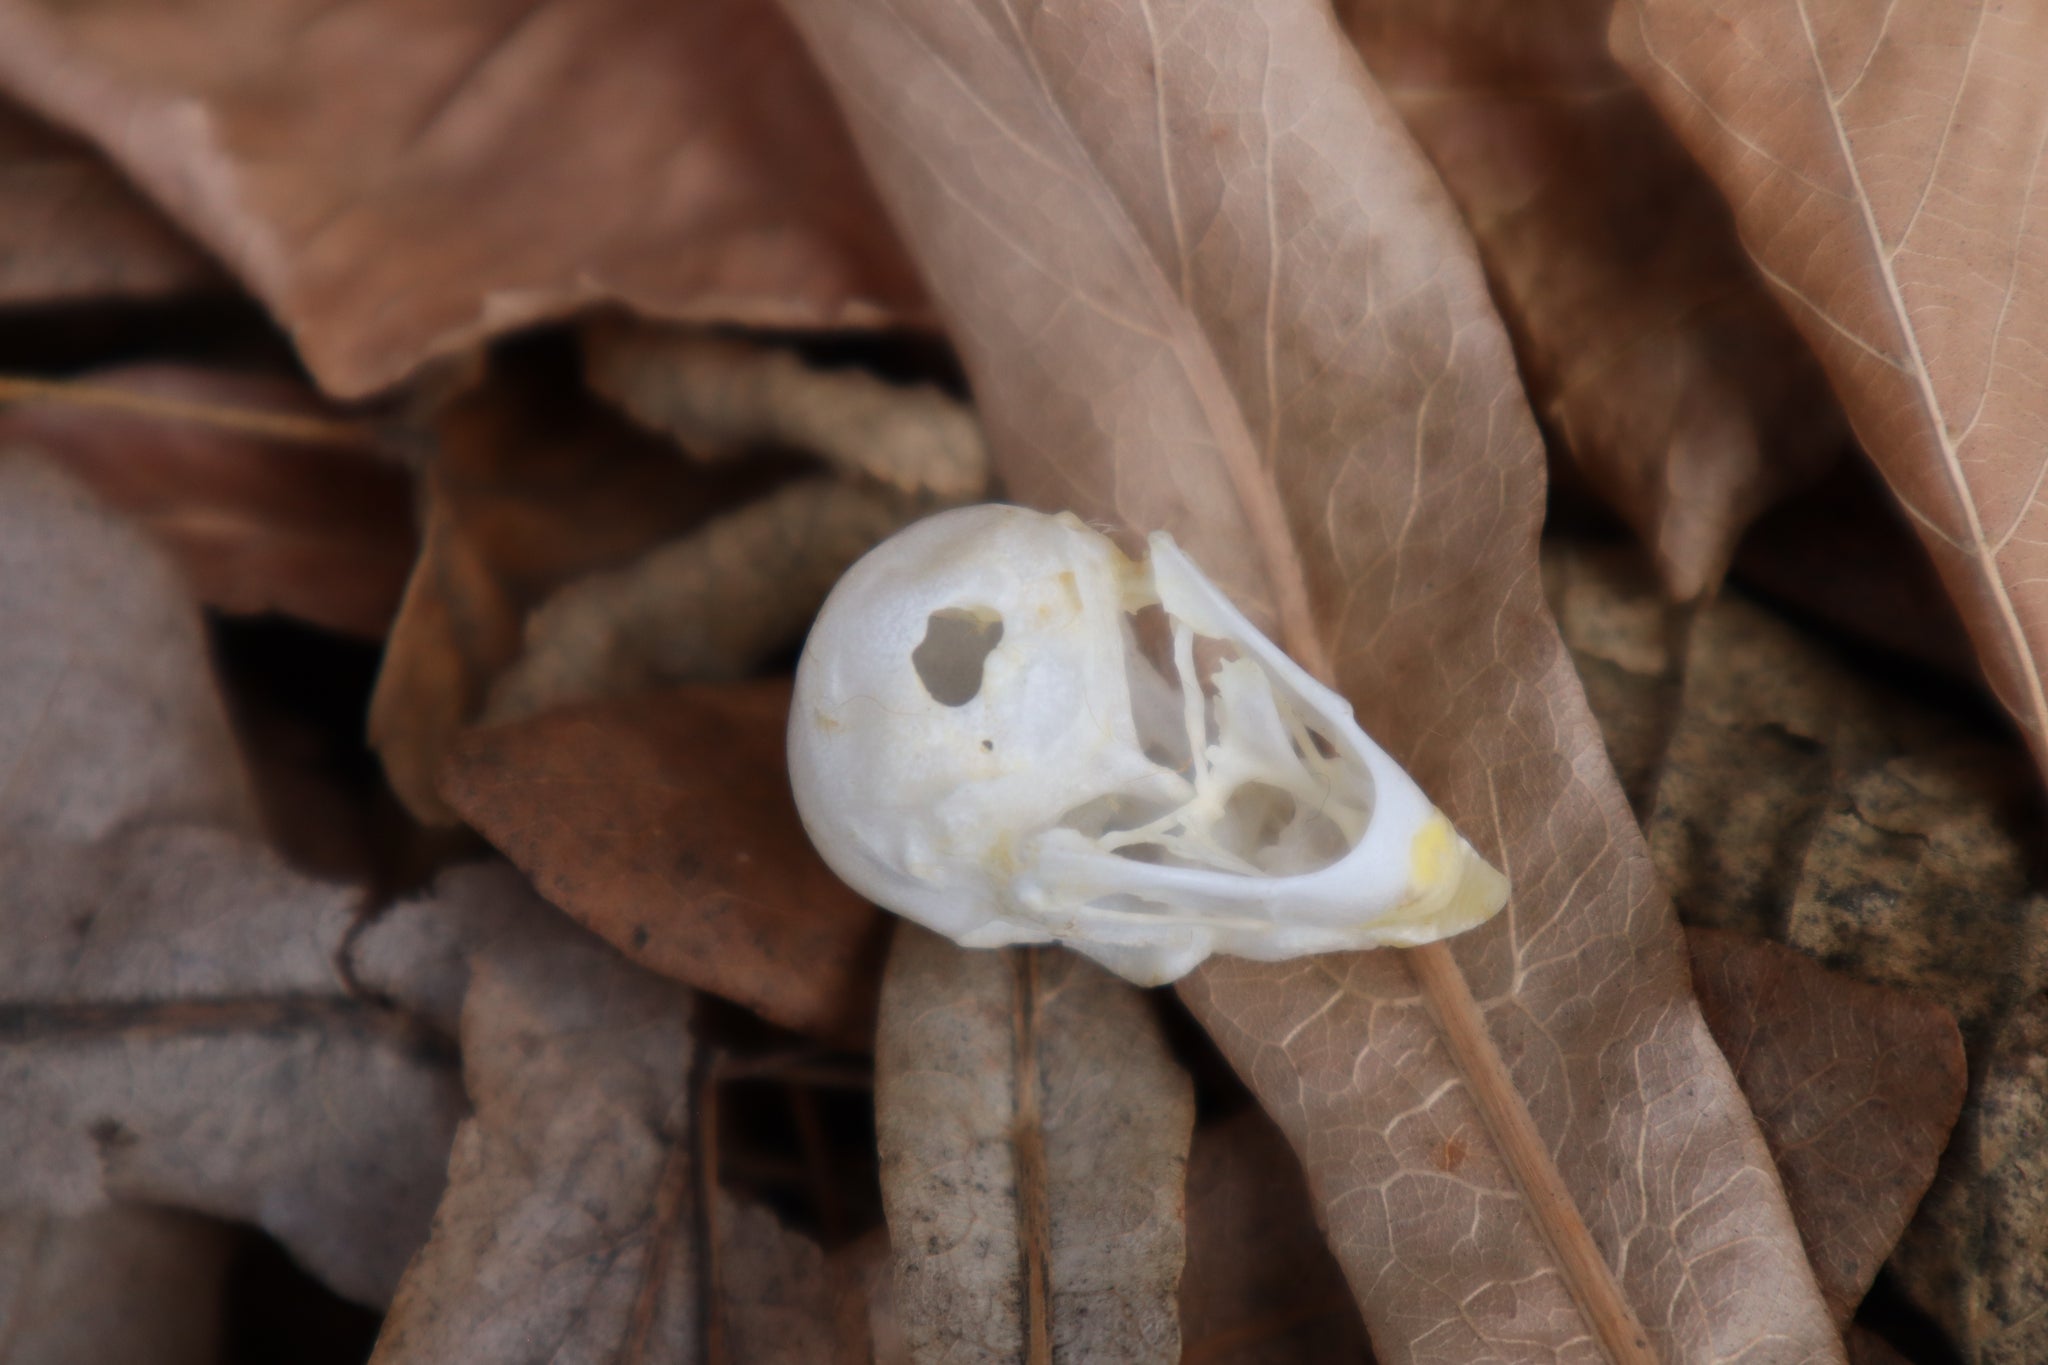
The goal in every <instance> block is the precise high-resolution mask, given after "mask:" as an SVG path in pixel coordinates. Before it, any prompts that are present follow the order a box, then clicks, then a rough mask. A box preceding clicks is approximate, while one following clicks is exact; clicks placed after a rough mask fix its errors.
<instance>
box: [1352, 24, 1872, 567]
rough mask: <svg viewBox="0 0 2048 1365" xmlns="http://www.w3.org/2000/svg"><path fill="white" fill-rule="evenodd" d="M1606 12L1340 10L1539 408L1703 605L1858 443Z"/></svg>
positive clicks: (1592, 477)
mask: <svg viewBox="0 0 2048 1365" xmlns="http://www.w3.org/2000/svg"><path fill="white" fill-rule="evenodd" d="M1610 8H1611V5H1610V3H1609V0H1552V3H1547V4H1533V5H1532V4H1518V5H1502V4H1498V3H1495V0H1459V3H1452V4H1442V3H1423V4H1417V3H1413V0H1346V2H1345V3H1344V4H1342V5H1341V6H1340V11H1341V12H1342V13H1343V15H1344V18H1345V23H1346V26H1347V27H1348V28H1349V30H1350V32H1351V35H1352V37H1353V38H1354V39H1355V40H1356V41H1357V43H1358V45H1359V50H1360V52H1361V53H1363V54H1364V56H1365V60H1366V64H1367V65H1368V66H1370V67H1371V68H1372V72H1373V75H1374V76H1376V77H1377V78H1378V79H1379V81H1380V84H1381V85H1382V86H1383V87H1384V88H1385V89H1386V91H1387V94H1388V96H1389V97H1390V98H1391V99H1392V100H1393V102H1394V106H1395V107H1396V108H1397V109H1399V110H1400V111H1401V116H1402V118H1403V119H1405V120H1406V121H1407V124H1408V127H1409V129H1410V131H1412V132H1413V133H1414V134H1415V136H1416V138H1417V140H1418V141H1420V142H1421V144H1422V147H1423V150H1424V151H1425V152H1427V153H1428V154H1429V157H1430V159H1431V161H1432V162H1433V163H1434V164H1435V165H1436V168H1437V170H1438V171H1439V172H1440V173H1441V174H1442V175H1443V177H1444V184H1445V185H1446V187H1447V188H1449V190H1450V191H1451V195H1452V197H1453V198H1455V199H1456V200H1457V201H1458V207H1459V209H1460V210H1462V212H1463V215H1464V218H1465V221H1466V223H1467V224H1468V225H1469V226H1470V227H1471V229H1472V232H1473V235H1474V236H1475V237H1476V238H1477V239H1478V244H1479V254H1480V258H1481V260H1482V261H1483V262H1484V263H1485V265H1486V270H1487V277H1488V279H1489V280H1490V281H1491V283H1492V285H1493V291H1494V297H1495V299H1496V300H1497V301H1498V302H1499V304H1500V307H1501V311H1502V313H1503V315H1504V316H1505V318H1506V321H1507V324H1508V329H1509V331H1510V332H1511V333H1512V334H1513V336H1514V340H1515V351H1516V356H1517V359H1518V360H1519V361H1520V362H1521V368H1522V374H1523V376H1524V378H1525V380H1526V381H1527V383H1528V385H1529V389H1530V397H1531V401H1532V402H1533V403H1534V405H1535V407H1536V410H1537V412H1538V413H1539V414H1541V415H1542V416H1543V417H1544V419H1545V420H1546V421H1547V422H1549V424H1550V425H1551V427H1552V429H1553V430H1554V432H1555V433H1556V435H1557V436H1558V437H1559V438H1560V439H1561V440H1562V442H1563V444H1564V446H1565V447H1566V449H1567V450H1568V451H1569V452H1570V454H1571V457H1572V458H1573V459H1574V460H1575V461H1576V462H1577V463H1578V465H1579V466H1580V468H1581V469H1582V470H1583V471H1584V473H1585V476H1586V479H1587V480H1588V482H1590V483H1591V484H1592V485H1593V486H1594V487H1595V488H1596V489H1597V490H1598V491H1599V492H1600V493H1601V494H1602V496H1604V497H1605V498H1606V499H1607V501H1608V502H1610V503H1611V504H1612V505H1613V506H1614V507H1615V509H1616V510H1617V511H1619V512H1620V513H1621V514H1622V516H1623V517H1625V518H1626V519H1627V520H1628V522H1629V523H1630V524H1631V525H1632V526H1633V527H1634V528H1635V530H1636V532H1637V534H1638V535H1639V536H1641V538H1642V540H1643V542H1644V544H1646V545H1647V546H1649V547H1650V550H1651V552H1652V555H1653V557H1654V558H1655V560H1656V563H1657V568H1658V572H1659V573H1660V575H1661V576H1662V577H1663V580H1664V584H1665V588H1666V590H1667V591H1668V592H1670V594H1671V595H1672V596H1673V597H1675V598H1677V599H1679V600H1687V599H1690V598H1692V597H1694V596H1696V595H1698V594H1699V593H1701V592H1704V591H1708V590H1711V589H1712V588H1713V587H1714V586H1715V585H1716V584H1717V583H1719V581H1720V579H1721V575H1722V573H1723V572H1724V571H1725V570H1726V568H1727V566H1728V560H1729V557H1730V555H1731V554H1732V553H1733V552H1734V549H1735V542H1736V540H1737V538H1738V537H1739V536H1740V535H1741V534H1742V531H1743V528H1744V527H1745V526H1746V525H1747V524H1748V523H1749V522H1750V521H1751V519H1753V518H1754V517H1755V516H1756V515H1757V514H1758V513H1759V512H1761V511H1763V510H1764V509H1765V508H1766V507H1768V506H1770V505H1771V504H1772V503H1773V502H1775V501H1777V499H1778V498H1779V497H1781V496H1782V495H1784V494H1785V493H1787V492H1790V491H1791V490H1793V489H1794V488H1796V487H1798V486H1799V485H1800V484H1801V483H1804V482H1807V481H1809V480H1811V479H1812V478H1813V477H1814V476H1815V475H1817V474H1818V473H1820V472H1821V470H1822V469H1824V468H1825V467H1826V466H1827V465H1828V464H1829V463H1831V462H1832V461H1834V460H1835V459H1836V458H1837V457H1838V456H1839V455H1840V454H1841V453H1842V451H1843V449H1844V447H1845V445H1846V443H1847V431H1846V427H1845V425H1844V423H1843V421H1842V416H1841V413H1840V411H1839V410H1838V409H1837V408H1836V406H1835V403H1834V400H1833V399H1832V398H1831V397H1830V396H1829V393H1828V389H1827V382H1826V380H1825V379H1824V378H1823V377H1822V375H1821V372H1820V367H1819V366H1818V365H1817V364H1816V363H1815V362H1814V359H1813V356H1812V354H1811V353H1810V352H1809V351H1808V350H1807V349H1806V346H1805V344H1804V343H1803V342H1802V341H1801V340H1800V338H1799V336H1798V334H1797V333H1796V332H1795V331H1793V329H1792V327H1791V326H1790V325H1789V323H1788V322H1787V321H1786V319H1785V317H1784V315H1783V314H1782V313H1780V312H1779V310H1778V307H1777V305H1776V304H1775V303H1774V302H1773V301H1772V299H1771V297H1770V295H1769V294H1768V293H1767V292H1766V291H1765V289H1764V287H1763V282H1762V281H1761V280H1760V279H1759V278H1758V277H1757V275H1756V272H1755V270H1754V268H1753V267H1752V266H1751V265H1750V263H1749V262H1748V260H1747V259H1746V258H1745V257H1744V256H1743V254H1742V249H1741V247H1740V246H1739V245H1738V244H1737V242H1736V239H1735V229H1734V223H1733V222H1732V220H1731V219H1730V217H1729V214H1728V209H1727V206H1726V205H1725V204H1723V203H1722V202H1721V199H1720V196H1719V195H1718V194H1717V193H1716V191H1715V190H1714V187H1713V185H1712V184H1711V182H1709V181H1708V180H1707V178H1706V177H1705V176H1704V175H1702V174H1701V173H1700V171H1699V168H1698V167H1697V166H1695V165H1694V164H1693V162H1692V159H1691V157H1689V156H1688V155H1687V154H1686V152H1685V150H1684V149H1683V148H1682V147H1681V146H1680V145H1679V144H1678V142H1677V140H1676V139H1675V138H1673V137H1672V135H1671V134H1670V132H1669V131H1667V130H1666V129H1665V127H1664V126H1663V123H1662V121H1661V120H1660V119H1659V118H1658V116H1657V113H1656V111H1655V110H1654V109H1653V108H1652V107H1651V106H1650V103H1649V101H1648V100H1647V99H1645V98H1644V97H1643V95H1642V94H1641V93H1640V92H1638V91H1636V90H1635V89H1634V88H1633V87H1632V86H1631V85H1630V83H1629V80H1628V77H1627V76H1626V75H1625V74H1624V73H1623V72H1622V70H1621V69H1620V67H1618V66H1616V65H1615V63H1614V60H1613V59H1612V58H1611V57H1609V56H1608V54H1607V35H1606V26H1607V14H1608V11H1609V9H1610Z"/></svg>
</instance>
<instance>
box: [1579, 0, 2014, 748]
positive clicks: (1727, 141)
mask: <svg viewBox="0 0 2048 1365" xmlns="http://www.w3.org/2000/svg"><path fill="white" fill-rule="evenodd" d="M1611 38H1612V41H1613V44H1614V49H1615V52H1616V55H1617V56H1618V57H1619V58H1620V59H1621V61H1622V64H1623V65H1625V66H1626V67H1628V68H1629V70H1630V71H1631V72H1632V73H1633V74H1634V75H1635V76H1636V78H1637V79H1638V80H1640V81H1641V82H1642V83H1643V85H1644V87H1645V88H1646V89H1647V90H1648V91H1649V94H1650V96H1651V98H1652V99H1654V100H1655V101H1656V102H1657V106H1658V107H1659V108H1660V109H1661V110H1662V111H1663V112H1664V114H1665V116H1666V117H1667V118H1668V119H1669V120H1670V121H1671V123H1672V126H1673V127H1674V128H1675V129H1676V130H1677V132H1678V135H1679V136H1680V137H1681V138H1682V139H1683V140H1684V141H1685V143H1686V145H1687V146H1688V147H1689V148H1691V150H1692V152H1693V154H1694V155H1695V156H1697V157H1698V158H1699V160H1700V163H1701V165H1702V166H1704V167H1705V168H1706V170H1707V172H1708V174H1709V175H1711V176H1712V177H1713V178H1714V180H1715V182H1716V183H1717V184H1718V185H1719V186H1720V187H1721V190H1722V192H1723V193H1724V194H1725V195H1726V196H1727V197H1728V199H1729V201H1730V202H1731V203H1733V204H1734V205H1735V213H1736V222H1737V225H1738V226H1739V228H1740V230H1741V233H1742V239H1743V243H1744V245H1745V246H1747V247H1748V248H1749V250H1750V253H1751V254H1752V255H1753V256H1754V257H1755V258H1756V260H1757V263H1758V265H1759V266H1760V267H1761V269H1762V270H1763V272H1764V275H1765V277H1766V278H1768V279H1769V280H1771V281H1772V283H1773V284H1774V285H1775V286H1776V287H1777V291H1778V296H1779V298H1780V299H1781V300H1782V301H1783V302H1784V304H1785V307H1786V309H1787V311H1788V312H1789V313H1790V314H1791V315H1792V319H1793V321H1794V322H1795V323H1796V324H1797V325H1798V326H1799V328H1800V330H1801V331H1802V332H1803V333H1804V334H1805V335H1806V337H1807V339H1808V341H1809V342H1811V343H1812V345H1813V347H1814V350H1815V351H1816V352H1817V353H1818V354H1819V356H1820V358H1821V363H1822V364H1823V365H1825V366H1826V367H1827V370H1828V374H1829V377H1830V378H1831V379H1832V380H1833V381H1834V385H1835V389H1836V392H1837V393H1838V394H1840V396H1841V399H1842V404H1843V407H1844V408H1845V409H1846V410H1847V412H1848V415H1849V420H1850V422H1851V423H1852V424H1853V425H1854V427H1855V430H1856V434H1857V436H1858V437H1859V439H1861V441H1862V443H1863V445H1864V447H1865V449H1867V450H1868V451H1869V452H1870V455H1871V458H1872V459H1873V460H1875V461H1876V462H1877V466H1878V468H1879V469H1880V470H1881V471H1882V472H1883V473H1884V476H1885V480H1886V482H1888V483H1889V484H1890V485H1891V487H1892V491H1893V492H1894V493H1895V494H1896V495H1897V496H1898V498H1899V501H1900V502H1901V503H1902V504H1904V506H1905V508H1906V510H1907V512H1908V514H1909V515H1910V516H1911V517H1912V518H1913V519H1914V521H1915V522H1916V523H1918V526H1919V530H1920V536H1921V539H1922V540H1923V541H1924V542H1925V543H1926V545H1927V549H1928V552H1929V554H1931V555H1932V556H1933V558H1934V562H1935V566H1936V568H1938V569H1939V570H1940V572H1941V576H1942V579H1943V581H1944V582H1945V583H1946V584H1947V585H1948V590H1949V593H1950V595H1951V596H1952V597H1954V598H1955V600H1956V602H1957V604H1958V606H1960V607H1961V609H1962V614H1963V618H1964V620H1965V621H1966V622H1967V623H1968V625H1969V627H1970V635H1971V638H1972V639H1973V640H1974V641H1975V642H1976V645H1977V652H1978V656H1979V657H1980V658H1981V659H1982V661H1983V664H1984V672H1985V674H1986V676H1987V677H1988V678H1989V679H1990V682H1991V686H1992V688H1993V690H1994V691H1996V692H1997V693H1998V696H1999V699H2000V701H2002V702H2003V703H2004V704H2005V706H2006V708H2007V709H2008V710H2009V711H2011V712H2012V714H2013V716H2014V717H2015V718H2016V719H2017V720H2018V721H2019V723H2020V727H2021V729H2022V730H2023V731H2025V733H2026V735H2027V742H2028V744H2029V745H2031V746H2032V748H2033V751H2034V756H2035V760H2036V762H2037V763H2039V764H2042V765H2043V766H2044V767H2048V687H2044V684H2043V681H2042V674H2043V663H2044V659H2048V571H2044V565H2048V561H2044V552H2043V549H2042V547H2043V545H2044V544H2048V535H2044V533H2043V526H2044V520H2043V518H2044V515H2048V513H2044V508H2048V504H2044V503H2043V501H2042V500H2041V499H2040V498H2039V497H2038V494H2039V492H2040V488H2041V481H2042V476H2043V472H2044V470H2048V453H2044V452H2048V379H2044V371H2043V369H2042V365H2041V355H2042V352H2043V351H2044V350H2048V234H2044V233H2043V232H2042V231H2041V230H2040V215H2041V213H2042V212H2043V209H2044V197H2048V175H2044V174H2043V157H2044V156H2048V86H2044V85H2043V84H2042V82H2041V81H2040V80H2039V78H2038V77H2039V68H2040V54H2041V53H2042V52H2043V51H2044V50H2048V10H2044V9H2042V8H2041V7H2040V6H2038V5H2003V6H2001V5H1996V4H1991V3H1983V2H1981V0H1980V3H1972V4H1954V3H1946V2H1945V0H1904V3H1901V4H1897V5H1891V6H1887V7H1883V8H1880V9H1872V8H1870V7H1868V6H1864V5H1857V4H1817V3H1799V4H1793V3H1787V0H1632V2H1631V3H1627V4H1623V5H1620V6H1618V7H1617V8H1616V10H1615V14H1614V22H1613V26H1612V30H1611Z"/></svg>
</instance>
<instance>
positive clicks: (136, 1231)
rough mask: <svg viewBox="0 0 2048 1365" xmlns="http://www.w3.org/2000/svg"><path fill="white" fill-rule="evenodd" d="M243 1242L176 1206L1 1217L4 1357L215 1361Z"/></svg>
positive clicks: (15, 1363) (37, 1364)
mask: <svg viewBox="0 0 2048 1365" xmlns="http://www.w3.org/2000/svg"><path fill="white" fill-rule="evenodd" d="M234 1245H235V1234H234V1232H233V1231H232V1230H231V1229H229V1228H228V1227H226V1226H224V1225H223V1224H220V1223H214V1222H210V1221H208V1220H207V1219H204V1218H195V1217H193V1216H192V1215H191V1214H185V1213H174V1212H171V1211H170V1210H168V1209H152V1208H142V1207H114V1208H105V1209H99V1210H96V1211H95V1212H92V1213H88V1214H84V1215H82V1216H80V1217H77V1218H58V1217H55V1216H53V1215H51V1214H47V1213H16V1214H10V1215H7V1216H5V1217H0V1361H5V1362H7V1365H99V1363H100V1362H102V1361H112V1360H118V1361H123V1362H132V1365H214V1362H216V1361H218V1360H219V1359H220V1358H221V1337H222V1331H221V1328H222V1323H221V1316H222V1309H223V1307H224V1305H223V1302H222V1291H223V1289H224V1287H225V1281H226V1279H227V1273H228V1258H229V1256H230V1255H231V1254H232V1252H233V1250H234Z"/></svg>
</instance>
